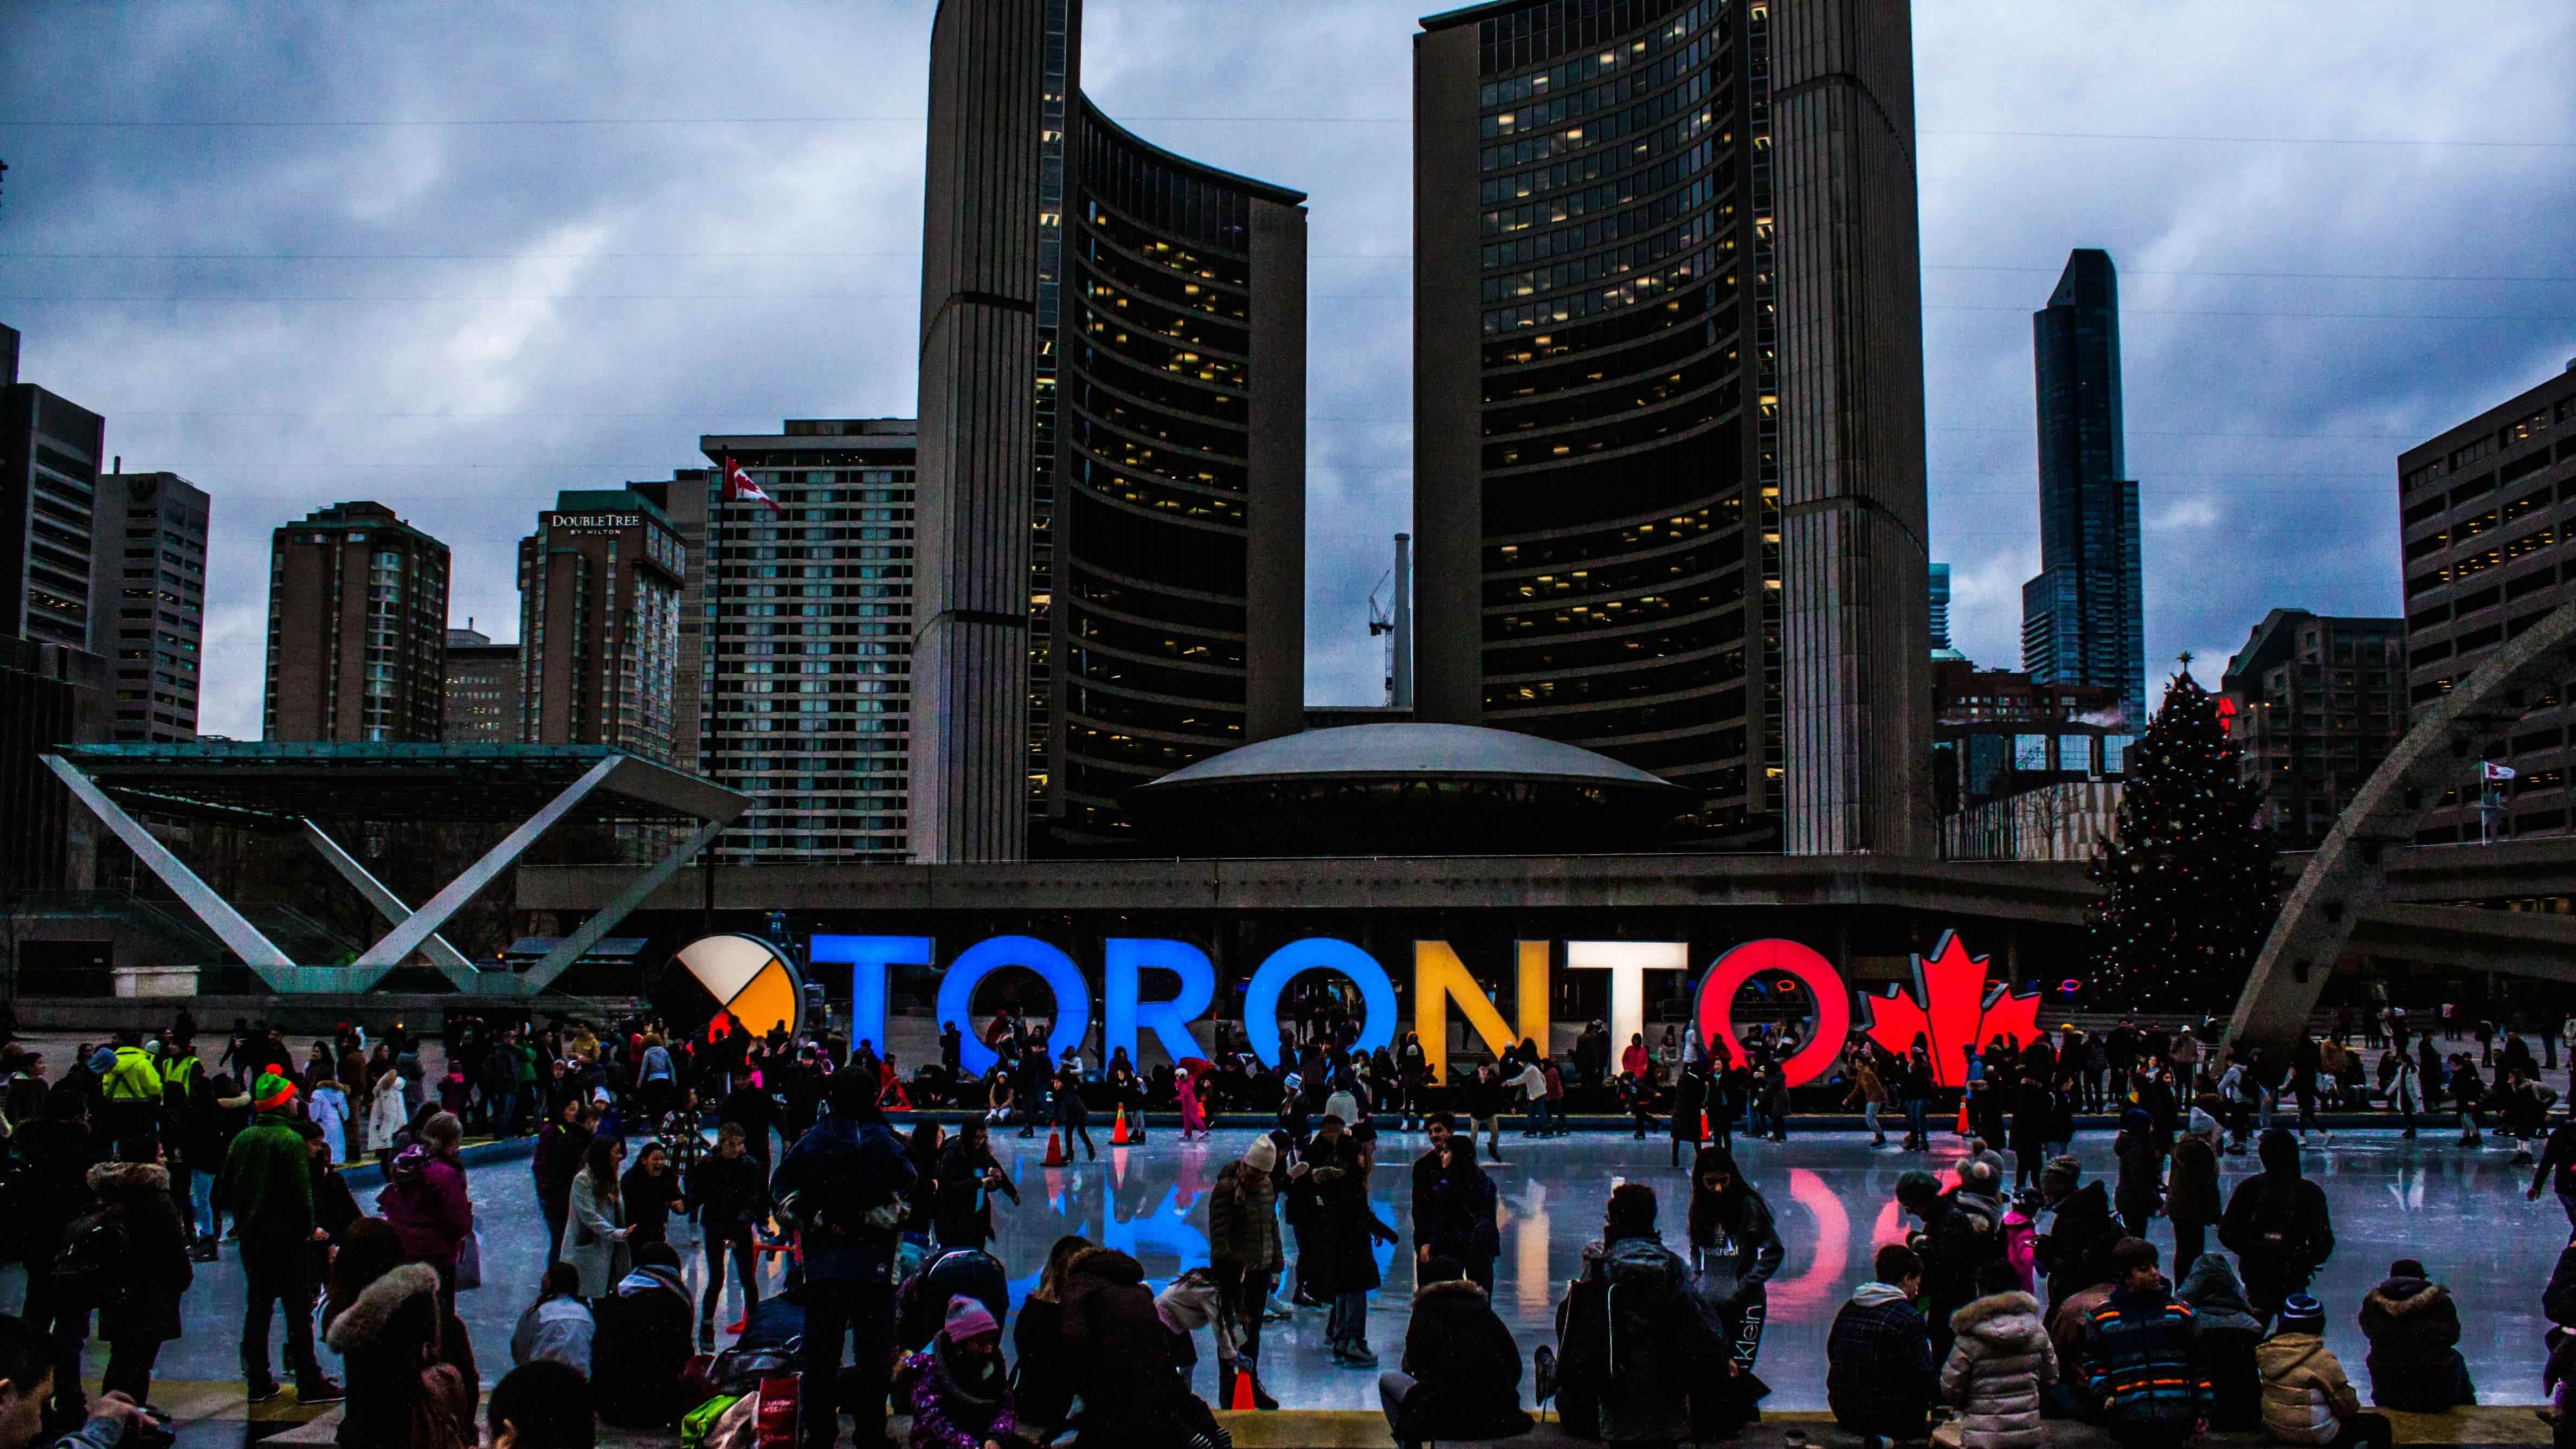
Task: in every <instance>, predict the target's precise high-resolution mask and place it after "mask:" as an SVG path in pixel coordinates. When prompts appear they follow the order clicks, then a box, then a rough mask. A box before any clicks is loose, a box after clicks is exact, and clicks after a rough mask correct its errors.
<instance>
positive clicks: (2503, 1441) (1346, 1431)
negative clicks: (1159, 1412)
mask: <svg viewBox="0 0 2576 1449" xmlns="http://www.w3.org/2000/svg"><path fill="white" fill-rule="evenodd" d="M2382 1412H2387V1414H2388V1419H2389V1424H2390V1427H2391V1428H2392V1429H2393V1430H2394V1431H2395V1437H2396V1442H2398V1443H2400V1444H2408V1445H2420V1446H2426V1449H2436V1446H2458V1449H2468V1446H2483V1445H2542V1444H2547V1443H2548V1442H2549V1440H2550V1435H2549V1426H2548V1425H2547V1424H2544V1423H2542V1422H2541V1421H2540V1420H2539V1419H2538V1418H2537V1417H2535V1416H2534V1415H2533V1413H2532V1411H2531V1407H2530V1406H2529V1405H2522V1404H2515V1405H2483V1406H2480V1407H2477V1408H2468V1409H2457V1410H2454V1411H2452V1412H2451V1413H2448V1414H2403V1413H2397V1412H2394V1411H2382ZM1216 1417H1217V1421H1218V1422H1219V1423H1222V1424H1223V1425H1225V1427H1226V1429H1227V1431H1228V1432H1229V1433H1231V1434H1233V1435H1234V1442H1235V1445H1236V1446H1237V1449H1393V1446H1394V1444H1395V1440H1394V1439H1393V1437H1391V1436H1390V1435H1389V1434H1388V1433H1387V1431H1386V1416H1385V1415H1383V1414H1378V1413H1374V1412H1371V1411H1368V1410H1361V1409H1283V1410H1279V1411H1276V1412H1273V1413H1267V1414H1257V1413H1239V1414H1238V1413H1222V1412H1221V1413H1219V1414H1218V1415H1217V1416H1216ZM2046 1427H2047V1430H2048V1445H2049V1449H2115V1445H2114V1442H2113V1440H2112V1438H2111V1436H2110V1435H2108V1434H2106V1433H2104V1432H2102V1431H2101V1430H2099V1429H2096V1428H2093V1427H2091V1426H2089V1425H2085V1424H2078V1423H2076V1422H2074V1421H2072V1420H2066V1419H2052V1420H2049V1421H2048V1423H2047V1426H2046ZM1439 1442H1440V1444H1441V1445H1442V1446H1443V1449H1466V1446H1469V1445H1479V1446H1493V1449H1510V1446H1517V1449H1573V1446H1578V1445H1594V1444H1598V1443H1599V1442H1600V1441H1598V1440H1591V1439H1577V1438H1575V1437H1574V1436H1573V1435H1571V1434H1568V1433H1566V1432H1565V1429H1564V1426H1563V1425H1561V1424H1559V1423H1557V1422H1556V1421H1555V1420H1554V1418H1553V1416H1551V1417H1550V1418H1549V1419H1548V1421H1547V1422H1544V1423H1541V1424H1539V1425H1538V1426H1537V1427H1536V1428H1534V1429H1532V1430H1531V1431H1530V1432H1529V1433H1527V1434H1524V1435H1521V1436H1520V1437H1518V1438H1514V1439H1443V1440H1441V1441H1439ZM1726 1442H1727V1443H1729V1444H1734V1445H1740V1446H1743V1449H1792V1446H1799V1445H1805V1446H1814V1449H1859V1446H1860V1444H1861V1442H1862V1441H1861V1439H1860V1437H1859V1436H1858V1435H1855V1434H1850V1433H1846V1432H1845V1431H1843V1430H1842V1429H1839V1428H1837V1427H1835V1425H1834V1420H1833V1415H1831V1414H1828V1413H1823V1412H1820V1411H1787V1412H1781V1413H1771V1414H1764V1415H1763V1416H1762V1422H1761V1423H1758V1424H1753V1425H1748V1426H1747V1427H1746V1428H1745V1429H1744V1431H1743V1432H1742V1433H1741V1434H1738V1435H1737V1436H1735V1437H1734V1438H1732V1439H1729V1440H1727V1441H1726ZM2200 1443H2201V1444H2202V1446H2203V1449H2258V1446H2270V1449H2277V1445H2276V1443H2275V1441H2273V1440H2271V1439H2269V1438H2267V1437H2266V1436H2264V1435H2262V1434H2248V1433H2213V1434H2210V1435H2208V1436H2206V1437H2205V1438H2203V1439H2202V1440H2201V1441H2200Z"/></svg>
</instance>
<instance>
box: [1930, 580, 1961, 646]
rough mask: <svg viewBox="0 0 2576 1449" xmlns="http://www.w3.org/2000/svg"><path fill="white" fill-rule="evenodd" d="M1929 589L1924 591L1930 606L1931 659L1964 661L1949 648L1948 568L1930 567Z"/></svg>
mask: <svg viewBox="0 0 2576 1449" xmlns="http://www.w3.org/2000/svg"><path fill="white" fill-rule="evenodd" d="M1931 584H1932V586H1931V588H1930V589H1928V590H1926V594H1927V595H1928V598H1929V601H1930V603H1931V606H1932V657H1933V658H1934V659H1936V660H1946V659H1964V658H1966V657H1967V656H1965V655H1963V654H1961V653H1960V652H1959V651H1958V650H1956V649H1953V648H1951V647H1950V566H1949V565H1948V564H1945V563H1936V564H1934V565H1932V576H1931Z"/></svg>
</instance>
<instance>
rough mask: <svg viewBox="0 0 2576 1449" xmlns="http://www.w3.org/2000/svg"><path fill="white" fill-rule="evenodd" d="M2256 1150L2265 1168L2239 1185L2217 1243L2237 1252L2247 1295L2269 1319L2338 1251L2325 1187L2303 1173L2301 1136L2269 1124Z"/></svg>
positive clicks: (2260, 1314) (2256, 1311) (2258, 1313)
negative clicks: (2269, 1126) (2300, 1153)
mask: <svg viewBox="0 0 2576 1449" xmlns="http://www.w3.org/2000/svg"><path fill="white" fill-rule="evenodd" d="M2255 1151H2256V1153H2257V1155H2258V1156H2259V1157H2260V1158H2261V1159H2262V1163H2263V1170H2262V1171H2261V1172H2259V1173H2256V1174H2255V1175H2254V1176H2252V1177H2249V1178H2247V1179H2245V1180H2244V1181H2243V1182H2240V1183H2238V1184H2237V1185H2236V1192H2235V1194H2234V1195H2233V1196H2231V1197H2230V1198H2228V1200H2227V1212H2226V1214H2225V1215H2224V1216H2223V1217H2221V1218H2220V1219H2219V1224H2218V1242H2219V1245H2220V1246H2221V1247H2224V1248H2225V1249H2227V1250H2228V1251H2229V1252H2231V1253H2234V1254H2235V1255H2236V1261H2237V1267H2238V1270H2239V1271H2240V1272H2242V1273H2243V1274H2244V1275H2245V1298H2246V1301H2247V1302H2248V1303H2250V1304H2252V1305H2253V1307H2254V1314H2255V1316H2256V1317H2258V1318H2261V1319H2262V1320H2264V1321H2265V1322H2266V1323H2269V1322H2270V1321H2271V1319H2272V1315H2273V1314H2275V1313H2277V1312H2279V1311H2280V1308H2281V1303H2282V1300H2284V1299H2286V1298H2288V1297H2289V1296H2290V1295H2291V1294H2293V1293H2303V1292H2306V1291H2307V1287H2308V1283H2309V1281H2310V1280H2311V1279H2313V1278H2315V1277H2316V1273H2317V1269H2318V1268H2319V1267H2321V1266H2323V1265H2324V1263H2325V1261H2326V1259H2328V1258H2329V1257H2331V1256H2333V1254H2334V1220H2333V1216H2332V1214H2331V1213H2329V1212H2328V1210H2327V1207H2326V1195H2325V1191H2324V1189H2322V1188H2320V1187H2318V1186H2317V1185H2316V1184H2315V1183H2313V1182H2310V1181H2308V1180H2307V1179H2306V1178H2305V1177H2302V1176H2300V1175H2299V1141H2298V1139H2297V1138H2295V1137H2293V1136H2291V1135H2290V1134H2289V1133H2287V1132H2285V1131H2283V1130H2281V1129H2280V1128H2278V1127H2273V1128H2268V1129H2266V1130H2265V1131H2264V1133H2263V1135H2262V1137H2261V1138H2260V1139H2259V1140H2258V1142H2257V1144H2256V1147H2255Z"/></svg>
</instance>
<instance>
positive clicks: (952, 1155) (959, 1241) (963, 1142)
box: [937, 1118, 1020, 1248]
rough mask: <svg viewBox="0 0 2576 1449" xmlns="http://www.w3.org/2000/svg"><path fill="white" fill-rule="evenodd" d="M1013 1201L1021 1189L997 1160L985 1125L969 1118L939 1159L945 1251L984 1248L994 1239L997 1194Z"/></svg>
mask: <svg viewBox="0 0 2576 1449" xmlns="http://www.w3.org/2000/svg"><path fill="white" fill-rule="evenodd" d="M997 1192H998V1193H1000V1194H1002V1195H1003V1196H1005V1197H1007V1198H1009V1199H1010V1200H1011V1201H1013V1202H1018V1201H1019V1200H1020V1190H1019V1189H1018V1188H1017V1187H1014V1186H1013V1185H1012V1184H1011V1179H1010V1176H1009V1174H1007V1173H1005V1172H1003V1171H1002V1165H1001V1164H1000V1163H999V1162H997V1161H995V1160H994V1157H993V1144H992V1139H991V1138H990V1137H989V1136H988V1135H987V1131H986V1128H985V1126H984V1124H983V1123H981V1122H977V1121H975V1120H973V1119H971V1118H970V1119H968V1120H967V1121H966V1122H965V1123H963V1124H962V1125H960V1126H959V1127H958V1129H957V1135H956V1136H955V1137H953V1138H951V1139H949V1143H948V1150H947V1152H946V1153H945V1154H944V1155H943V1156H942V1157H941V1158H940V1160H939V1207H938V1215H937V1227H938V1236H939V1246H941V1247H943V1248H980V1247H982V1246H984V1245H985V1244H986V1243H989V1242H991V1241H992V1240H993V1194H995V1193H997Z"/></svg>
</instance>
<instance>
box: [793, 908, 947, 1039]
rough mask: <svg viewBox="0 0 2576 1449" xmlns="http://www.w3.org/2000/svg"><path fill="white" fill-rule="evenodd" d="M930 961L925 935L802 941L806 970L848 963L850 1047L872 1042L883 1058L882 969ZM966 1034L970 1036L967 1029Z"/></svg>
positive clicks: (884, 1033)
mask: <svg viewBox="0 0 2576 1449" xmlns="http://www.w3.org/2000/svg"><path fill="white" fill-rule="evenodd" d="M930 960H931V955H930V938H929V937H928V936H809V937H807V938H806V939H805V964H806V969H807V970H809V971H810V970H812V969H813V968H814V967H816V966H820V965H822V964H823V963H824V962H826V961H846V962H848V963H849V964H850V1044H851V1045H853V1046H856V1045H857V1044H858V1043H860V1042H863V1041H866V1042H874V1043H876V1053H877V1055H878V1056H884V1055H885V1050H886V968H887V967H889V966H927V965H929V964H930ZM966 1034H967V1035H968V1036H972V1035H974V1031H973V1030H972V1028H971V1026H970V1027H969V1028H968V1029H967V1032H966ZM913 1065H914V1066H919V1065H921V1063H919V1062H915V1063H913Z"/></svg>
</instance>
